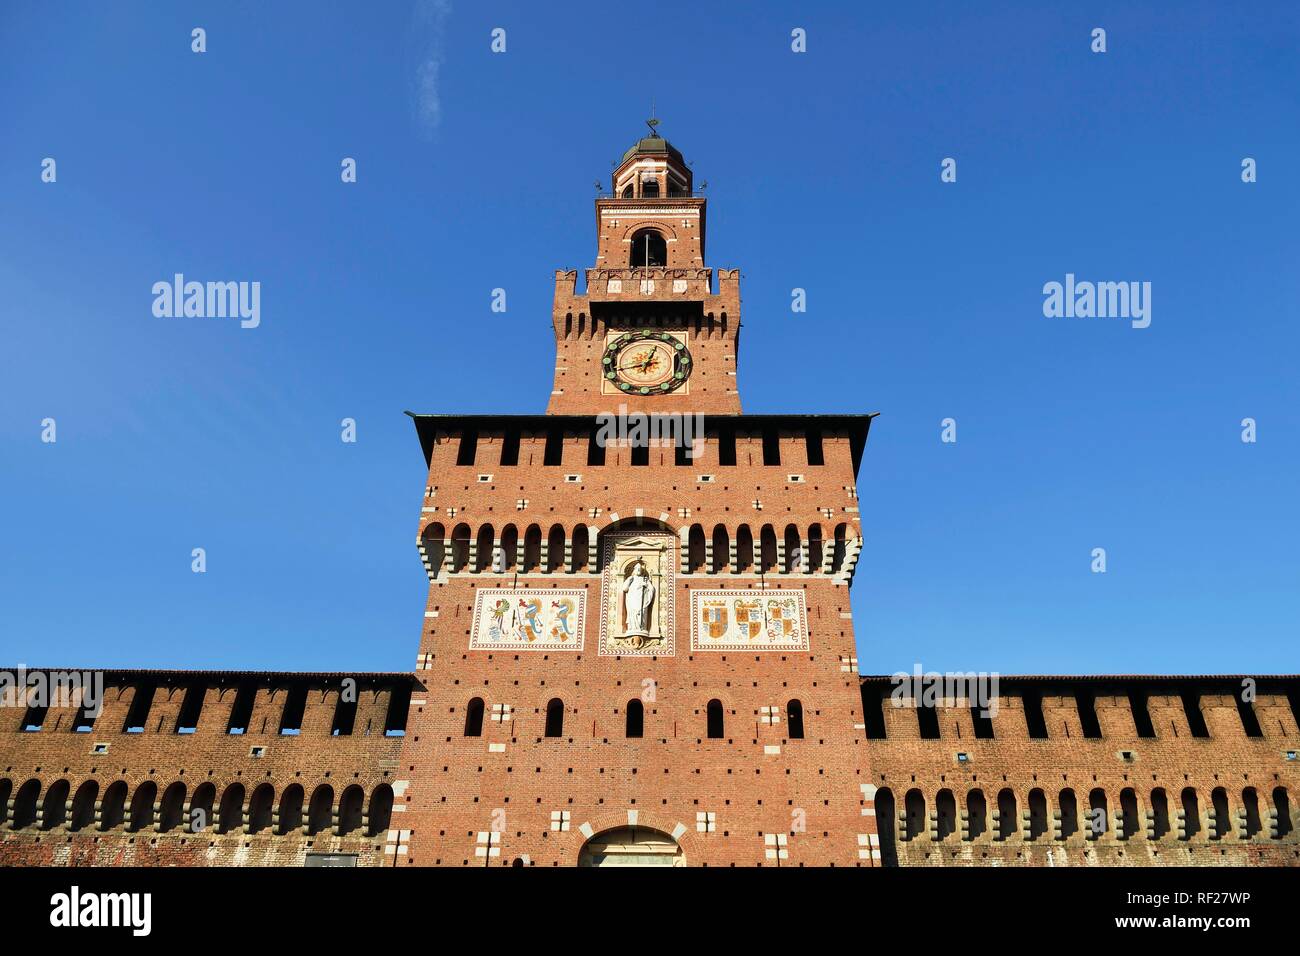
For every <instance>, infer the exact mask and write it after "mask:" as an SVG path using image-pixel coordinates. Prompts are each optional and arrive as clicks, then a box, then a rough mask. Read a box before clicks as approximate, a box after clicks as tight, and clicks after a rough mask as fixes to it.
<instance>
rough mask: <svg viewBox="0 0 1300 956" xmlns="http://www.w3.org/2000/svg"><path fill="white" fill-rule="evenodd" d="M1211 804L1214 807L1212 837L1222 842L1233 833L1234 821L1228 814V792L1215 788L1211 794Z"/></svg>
mask: <svg viewBox="0 0 1300 956" xmlns="http://www.w3.org/2000/svg"><path fill="white" fill-rule="evenodd" d="M1210 804H1211V806H1213V807H1214V829H1213V830H1211V831H1210V836H1211V837H1212V838H1213V839H1215V840H1222V839H1223V838H1224V837H1226V836H1227V835H1228V834H1229V833H1231V832H1232V820H1231V819H1230V818H1229V812H1228V791H1227V790H1224V789H1223V788H1222V787H1215V788H1214V791H1213V792H1212V793H1211V794H1210Z"/></svg>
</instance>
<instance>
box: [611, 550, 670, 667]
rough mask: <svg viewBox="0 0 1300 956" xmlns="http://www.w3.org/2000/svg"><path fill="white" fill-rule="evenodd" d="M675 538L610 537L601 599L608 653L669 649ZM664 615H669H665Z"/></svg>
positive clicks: (648, 651) (655, 651)
mask: <svg viewBox="0 0 1300 956" xmlns="http://www.w3.org/2000/svg"><path fill="white" fill-rule="evenodd" d="M675 540H676V539H674V538H672V537H671V536H667V535H656V534H637V533H633V534H626V533H625V534H622V535H611V536H610V539H609V540H608V541H607V542H606V546H607V548H608V549H609V551H608V553H607V565H606V568H607V570H606V572H605V573H606V575H607V577H606V583H605V589H606V590H605V596H606V598H607V601H606V608H607V610H606V612H605V613H606V614H607V615H608V617H607V619H606V634H607V642H608V645H609V646H608V650H609V651H612V652H614V653H629V652H633V651H641V652H644V653H652V654H653V653H658V652H659V651H662V650H664V649H665V648H668V647H671V644H672V642H671V640H670V639H669V635H667V634H666V633H665V626H668V627H671V610H670V607H669V605H666V604H665V602H669V604H671V601H672V594H671V587H672V581H671V578H665V573H671V571H670V569H667V568H666V567H665V563H666V562H667V561H669V560H671V559H672V556H673V553H674V552H673V550H672V544H673V542H675ZM665 615H667V617H666V616H665Z"/></svg>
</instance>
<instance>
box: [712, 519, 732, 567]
mask: <svg viewBox="0 0 1300 956" xmlns="http://www.w3.org/2000/svg"><path fill="white" fill-rule="evenodd" d="M730 546H731V540H730V538H729V537H728V535H727V529H726V528H725V527H723V526H722V525H717V526H716V527H714V529H713V573H714V574H721V573H722V572H723V571H725V570H727V568H728V567H730V565H731V557H730V555H729V554H728V553H727V552H728V551H729V550H730Z"/></svg>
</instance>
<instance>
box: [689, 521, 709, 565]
mask: <svg viewBox="0 0 1300 956" xmlns="http://www.w3.org/2000/svg"><path fill="white" fill-rule="evenodd" d="M687 544H688V547H687V555H688V563H687V566H688V567H689V568H690V572H691V574H703V573H704V570H705V569H704V529H703V528H702V527H700V526H699V525H697V524H693V525H691V531H690V535H689V537H688V541H687Z"/></svg>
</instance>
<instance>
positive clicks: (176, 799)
mask: <svg viewBox="0 0 1300 956" xmlns="http://www.w3.org/2000/svg"><path fill="white" fill-rule="evenodd" d="M184 817H185V784H183V783H173V784H172V785H171V786H169V787H168V788H167V789H166V790H164V791H163V796H162V804H161V805H160V807H159V809H158V828H159V830H160V831H161V832H163V833H166V832H167V831H169V830H174V829H176V828H177V827H178V826H180V825H181V821H182V820H183V819H184Z"/></svg>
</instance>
